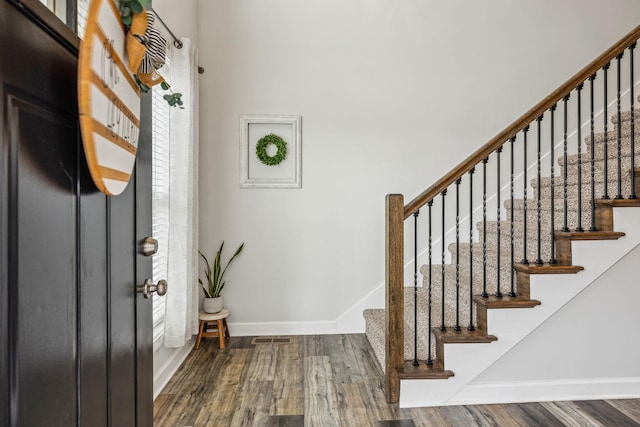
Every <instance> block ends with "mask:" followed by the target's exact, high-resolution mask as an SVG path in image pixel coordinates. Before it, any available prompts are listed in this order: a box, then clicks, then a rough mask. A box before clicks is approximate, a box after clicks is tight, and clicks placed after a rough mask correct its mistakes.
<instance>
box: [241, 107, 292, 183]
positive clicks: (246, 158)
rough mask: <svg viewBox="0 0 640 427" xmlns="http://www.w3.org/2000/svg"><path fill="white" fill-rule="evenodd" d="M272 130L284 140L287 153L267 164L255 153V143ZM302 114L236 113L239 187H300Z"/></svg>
mask: <svg viewBox="0 0 640 427" xmlns="http://www.w3.org/2000/svg"><path fill="white" fill-rule="evenodd" d="M270 133H273V134H275V135H277V136H279V137H281V138H282V139H283V140H284V141H285V142H286V143H287V155H286V157H285V158H284V160H282V161H281V162H280V163H279V164H277V165H273V166H268V165H265V164H263V163H262V162H260V160H259V159H258V156H257V155H256V144H257V142H258V141H259V140H260V139H261V138H262V137H263V136H266V135H268V134H270ZM301 166H302V116H299V115H296V116H292V115H257V114H256V115H254V114H243V115H241V116H240V188H301V187H302V167H301Z"/></svg>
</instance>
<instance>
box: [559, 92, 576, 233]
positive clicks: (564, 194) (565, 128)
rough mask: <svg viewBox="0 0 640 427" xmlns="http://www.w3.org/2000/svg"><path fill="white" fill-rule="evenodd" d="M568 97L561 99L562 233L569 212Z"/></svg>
mask: <svg viewBox="0 0 640 427" xmlns="http://www.w3.org/2000/svg"><path fill="white" fill-rule="evenodd" d="M569 96H570V95H567V96H565V97H564V98H562V105H563V108H564V111H563V113H564V139H563V141H562V145H563V156H564V165H563V167H564V177H563V190H564V193H563V201H564V226H563V227H562V231H569V225H568V223H567V222H568V212H569V201H568V200H567V197H568V194H567V185H568V184H567V175H568V168H569V166H568V165H567V120H568V119H567V101H569ZM579 213H580V206H578V216H579Z"/></svg>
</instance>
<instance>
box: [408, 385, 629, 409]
mask: <svg viewBox="0 0 640 427" xmlns="http://www.w3.org/2000/svg"><path fill="white" fill-rule="evenodd" d="M639 397H640V377H629V378H593V379H566V380H550V381H518V382H500V383H479V384H469V385H467V386H466V387H464V388H463V389H462V390H460V392H459V393H458V394H457V395H455V396H454V397H453V398H451V399H449V400H446V401H436V400H430V401H420V400H419V399H415V400H413V401H404V402H401V404H400V407H401V408H415V407H433V406H454V405H455V406H458V405H490V404H497V403H525V402H551V401H566V400H601V399H637V398H639Z"/></svg>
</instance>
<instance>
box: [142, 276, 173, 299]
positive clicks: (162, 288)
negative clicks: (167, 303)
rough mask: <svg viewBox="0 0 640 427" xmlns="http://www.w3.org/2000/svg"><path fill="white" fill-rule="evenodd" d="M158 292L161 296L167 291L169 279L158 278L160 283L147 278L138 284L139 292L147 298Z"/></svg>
mask: <svg viewBox="0 0 640 427" xmlns="http://www.w3.org/2000/svg"><path fill="white" fill-rule="evenodd" d="M154 292H156V293H157V294H158V296H159V297H161V296H164V294H166V293H167V281H166V280H158V284H157V285H156V284H154V283H153V281H152V280H151V279H147V280H145V281H144V283H143V284H142V285H140V286H138V293H141V294H142V295H144V297H145V298H151V295H152V294H153V293H154Z"/></svg>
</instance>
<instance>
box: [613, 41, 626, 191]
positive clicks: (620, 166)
mask: <svg viewBox="0 0 640 427" xmlns="http://www.w3.org/2000/svg"><path fill="white" fill-rule="evenodd" d="M623 56H624V52H621V53H620V55H618V56H616V74H617V78H616V89H617V94H616V96H617V98H616V101H617V107H618V111H617V118H618V123H617V125H618V129H617V131H618V138H617V140H618V194H616V197H615V198H616V199H624V197H622V153H621V150H622V123H621V121H622V112H621V109H622V99H621V98H620V80H621V79H620V60H621V59H622V57H623Z"/></svg>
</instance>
